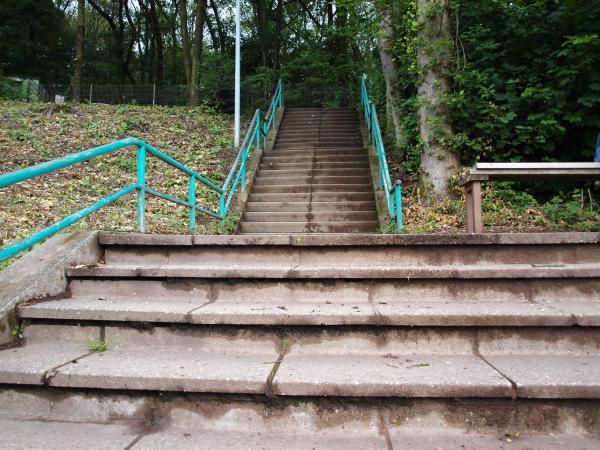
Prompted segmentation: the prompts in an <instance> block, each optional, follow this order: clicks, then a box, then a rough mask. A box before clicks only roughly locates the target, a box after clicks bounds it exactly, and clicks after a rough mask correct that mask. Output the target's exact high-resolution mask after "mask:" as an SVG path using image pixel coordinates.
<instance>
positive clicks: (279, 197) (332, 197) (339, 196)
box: [249, 192, 373, 202]
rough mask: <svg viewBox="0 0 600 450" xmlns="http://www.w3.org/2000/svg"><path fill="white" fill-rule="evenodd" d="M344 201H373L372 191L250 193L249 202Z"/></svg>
mask: <svg viewBox="0 0 600 450" xmlns="http://www.w3.org/2000/svg"><path fill="white" fill-rule="evenodd" d="M309 200H310V201H313V202H346V201H373V193H372V192H313V193H312V194H310V193H299V194H298V193H277V194H250V196H249V201H251V202H273V201H275V202H281V201H287V202H292V201H293V202H307V201H309Z"/></svg>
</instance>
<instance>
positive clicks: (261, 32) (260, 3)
mask: <svg viewBox="0 0 600 450" xmlns="http://www.w3.org/2000/svg"><path fill="white" fill-rule="evenodd" d="M264 2H265V0H254V1H253V2H252V3H253V4H254V11H255V13H256V32H257V35H258V44H259V47H260V60H261V64H262V66H263V67H267V59H268V58H267V34H268V33H267V19H266V15H265V4H264Z"/></svg>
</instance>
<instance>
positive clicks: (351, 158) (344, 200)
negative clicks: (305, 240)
mask: <svg viewBox="0 0 600 450" xmlns="http://www.w3.org/2000/svg"><path fill="white" fill-rule="evenodd" d="M376 229H377V211H376V207H375V197H374V192H373V183H372V178H371V171H370V169H369V160H368V156H367V151H366V150H365V149H364V147H363V144H362V137H361V134H360V130H359V122H358V113H357V111H356V109H354V108H327V109H325V108H298V109H290V108H288V109H286V111H285V113H284V116H283V120H282V123H281V126H280V128H279V132H278V134H277V140H276V142H275V146H274V148H273V150H272V151H270V152H268V153H266V154H264V155H263V157H262V159H261V161H260V167H259V170H258V172H257V176H256V178H255V181H254V184H253V186H252V190H251V193H250V196H249V199H248V203H247V206H246V210H245V211H244V213H243V216H242V220H241V226H240V232H241V233H242V234H255V233H261V234H262V233H356V232H374V231H376Z"/></svg>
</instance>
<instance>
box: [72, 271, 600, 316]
mask: <svg viewBox="0 0 600 450" xmlns="http://www.w3.org/2000/svg"><path fill="white" fill-rule="evenodd" d="M599 290H600V280H589V279H565V280H559V281H557V280H554V279H520V280H514V279H511V280H502V279H495V280H494V279H488V280H477V279H448V280H422V279H412V280H407V279H403V280H366V281H363V280H327V281H326V282H323V281H319V280H289V279H288V280H247V281H245V280H239V281H238V282H236V283H232V282H231V281H229V280H227V281H220V280H211V279H207V280H202V279H187V280H186V279H183V280H177V279H173V280H139V279H137V280H136V279H116V280H111V279H105V278H91V279H77V278H75V279H72V280H71V285H70V291H71V295H72V296H90V297H94V296H96V297H97V296H98V293H99V292H101V293H102V294H101V295H102V296H103V297H104V298H106V299H110V298H112V297H122V296H124V295H126V296H129V297H133V298H157V299H166V298H178V299H184V300H186V299H187V300H195V301H199V302H201V303H206V302H208V301H210V300H211V299H213V300H215V299H216V300H217V301H219V302H238V303H239V302H242V303H243V302H246V301H248V299H254V300H255V301H260V302H267V303H277V302H281V301H283V300H285V301H286V302H315V303H325V302H327V301H329V302H332V303H333V304H340V303H344V302H357V303H368V302H369V298H371V299H372V301H373V302H374V304H375V305H379V306H380V307H381V306H383V303H387V304H390V305H393V304H395V303H399V302H409V303H411V302H416V303H430V302H433V303H435V302H439V303H456V302H460V303H472V304H475V303H490V304H494V303H509V302H515V303H528V302H537V303H539V304H544V303H545V302H569V301H573V302H598V301H599V300H598V298H597V295H596V293H597V292H599ZM257 291H258V292H260V297H259V298H256V292H257ZM467 313H468V312H466V311H465V314H467ZM515 325H516V324H515Z"/></svg>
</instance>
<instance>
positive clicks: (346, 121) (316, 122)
mask: <svg viewBox="0 0 600 450" xmlns="http://www.w3.org/2000/svg"><path fill="white" fill-rule="evenodd" d="M283 123H284V124H285V127H286V129H287V128H288V127H289V128H295V127H307V128H311V129H319V128H322V129H327V130H331V129H336V128H340V129H341V128H350V127H352V128H354V129H355V130H356V129H358V128H359V122H358V119H356V118H344V117H340V118H334V117H331V118H327V119H322V118H319V117H315V118H289V119H284V121H283Z"/></svg>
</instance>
